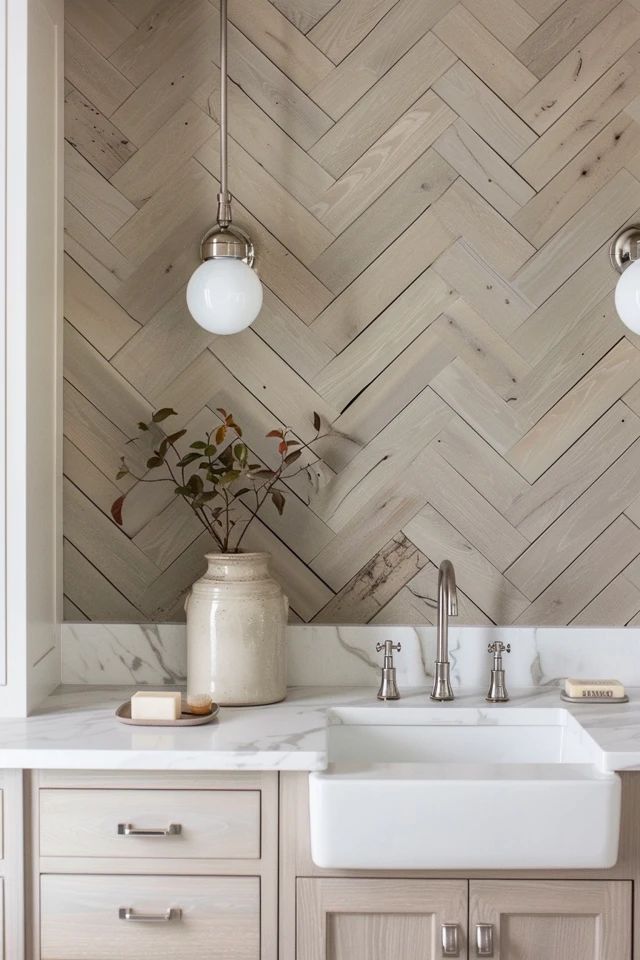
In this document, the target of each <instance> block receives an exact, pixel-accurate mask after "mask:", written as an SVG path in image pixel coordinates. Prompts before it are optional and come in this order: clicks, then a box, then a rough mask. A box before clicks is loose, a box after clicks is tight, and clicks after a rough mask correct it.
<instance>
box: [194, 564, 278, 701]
mask: <svg viewBox="0 0 640 960" xmlns="http://www.w3.org/2000/svg"><path fill="white" fill-rule="evenodd" d="M269 559H270V557H269V554H268V553H208V554H206V560H207V564H208V568H207V572H206V573H205V575H204V576H203V577H201V579H200V580H196V582H195V583H194V584H193V586H192V588H191V592H190V594H189V596H188V597H187V601H186V603H185V609H186V611H187V699H189V697H192V696H198V695H202V694H209V695H210V696H211V697H212V698H213V700H214V701H215V702H216V703H219V704H221V705H222V706H254V705H257V704H261V703H277V702H278V701H279V700H284V698H285V696H286V692H287V665H286V645H285V627H286V623H287V614H288V607H289V603H288V600H287V598H286V597H285V595H284V593H283V592H282V588H281V587H280V584H279V583H277V582H276V581H275V580H274V579H273V578H272V577H271V575H270V573H269Z"/></svg>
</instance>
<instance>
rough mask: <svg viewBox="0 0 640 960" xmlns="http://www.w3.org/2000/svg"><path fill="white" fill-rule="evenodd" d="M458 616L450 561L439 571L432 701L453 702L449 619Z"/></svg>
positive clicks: (445, 561) (441, 566) (454, 580)
mask: <svg viewBox="0 0 640 960" xmlns="http://www.w3.org/2000/svg"><path fill="white" fill-rule="evenodd" d="M457 614H458V593H457V590H456V575H455V571H454V569H453V564H452V563H451V561H450V560H443V561H442V563H441V564H440V567H439V569H438V626H437V650H436V662H435V668H434V671H433V689H432V691H431V699H432V700H453V690H452V689H451V680H450V664H449V617H455V616H457Z"/></svg>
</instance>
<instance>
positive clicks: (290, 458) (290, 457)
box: [284, 450, 302, 466]
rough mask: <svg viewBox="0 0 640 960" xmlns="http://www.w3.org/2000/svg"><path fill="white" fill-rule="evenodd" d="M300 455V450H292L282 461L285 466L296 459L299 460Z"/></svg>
mask: <svg viewBox="0 0 640 960" xmlns="http://www.w3.org/2000/svg"><path fill="white" fill-rule="evenodd" d="M301 456H302V450H293V451H292V453H290V454H289V455H288V456H286V457H285V458H284V462H285V463H286V465H287V466H289V465H290V464H292V463H295V462H296V460H299V459H300V457H301Z"/></svg>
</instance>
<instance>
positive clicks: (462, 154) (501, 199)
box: [434, 119, 535, 223]
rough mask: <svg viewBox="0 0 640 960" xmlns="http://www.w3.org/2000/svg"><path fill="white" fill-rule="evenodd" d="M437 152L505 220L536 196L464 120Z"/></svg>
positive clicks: (440, 140) (439, 143)
mask: <svg viewBox="0 0 640 960" xmlns="http://www.w3.org/2000/svg"><path fill="white" fill-rule="evenodd" d="M434 146H435V149H436V150H437V151H438V153H439V154H440V156H441V157H443V158H444V159H445V160H447V161H448V163H450V164H451V166H452V167H453V168H454V169H455V170H457V171H458V173H459V174H460V176H462V177H464V179H465V180H466V181H467V182H468V183H469V184H470V185H471V186H472V187H474V189H475V190H477V191H478V193H479V194H480V195H481V196H482V197H484V199H485V200H486V201H487V202H488V203H490V204H491V206H492V207H495V209H496V210H497V211H498V213H501V214H502V216H503V217H506V218H507V219H508V220H511V222H512V223H515V219H514V217H515V215H517V213H518V211H519V210H520V208H521V207H522V206H524V205H525V204H526V203H527V202H528V201H530V200H532V198H533V197H534V196H535V191H534V189H533V187H530V186H529V184H528V183H527V182H526V180H523V179H522V177H520V176H519V175H518V174H517V173H516V172H515V171H514V170H513V168H512V167H510V166H509V164H508V163H506V161H504V160H503V159H502V157H501V156H500V155H499V154H498V153H496V152H495V151H494V150H492V148H491V147H490V146H489V144H487V143H485V141H484V140H483V139H482V137H479V136H478V134H477V133H475V132H474V131H473V130H472V129H471V127H470V126H469V125H468V124H467V123H465V121H464V120H461V119H458V120H456V122H455V123H452V124H451V126H450V127H447V129H446V130H445V132H444V133H443V134H441V135H440V136H439V137H438V139H437V140H436V142H435V144H434Z"/></svg>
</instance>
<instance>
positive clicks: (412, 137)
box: [312, 90, 455, 232]
mask: <svg viewBox="0 0 640 960" xmlns="http://www.w3.org/2000/svg"><path fill="white" fill-rule="evenodd" d="M454 120H455V113H454V112H453V111H452V110H450V109H449V107H448V106H447V105H446V104H445V103H443V101H442V100H441V99H440V97H437V96H436V95H435V93H433V91H431V90H428V91H427V93H425V94H424V96H422V97H420V99H419V100H417V101H416V103H414V105H413V106H412V107H411V109H410V110H408V111H407V112H406V113H405V114H404V115H403V116H402V117H400V119H399V120H397V121H396V122H395V123H394V124H393V125H392V126H391V127H390V128H389V129H388V130H387V132H386V133H384V134H383V135H382V137H380V139H379V140H378V141H377V142H376V143H374V144H373V146H372V147H371V148H370V149H369V150H367V152H366V153H365V154H363V156H362V157H360V159H359V160H358V161H357V162H356V163H354V164H353V166H352V167H351V168H350V169H349V170H348V171H347V172H346V173H345V174H344V176H342V177H340V179H339V180H338V181H336V183H335V184H334V185H333V186H332V187H330V188H329V189H328V190H327V191H326V193H325V195H324V197H322V198H321V200H320V201H319V202H317V203H314V205H313V207H312V212H313V213H315V215H316V216H317V217H318V219H319V220H321V221H322V222H323V223H326V224H330V226H331V229H332V230H334V231H336V232H341V231H342V230H344V229H345V228H346V227H348V226H349V225H350V224H351V223H353V221H354V220H355V219H356V218H357V217H358V216H360V214H361V213H363V212H364V211H365V210H366V209H367V207H368V206H369V205H370V204H371V203H372V202H373V201H374V200H376V199H377V198H378V197H379V196H380V195H381V194H382V192H383V191H384V190H386V189H387V188H389V187H391V185H392V184H393V183H394V182H395V181H396V179H397V178H398V177H399V176H400V175H401V174H402V173H403V172H404V171H405V170H407V169H408V168H409V167H410V166H411V164H412V163H413V162H414V160H416V159H417V158H418V157H420V156H421V155H422V154H423V153H424V152H425V150H426V149H427V148H428V147H430V146H431V144H432V143H433V142H434V140H436V138H437V137H438V136H439V135H440V134H441V133H442V131H443V130H446V129H447V127H448V126H449V124H450V123H452V122H453V121H454Z"/></svg>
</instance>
